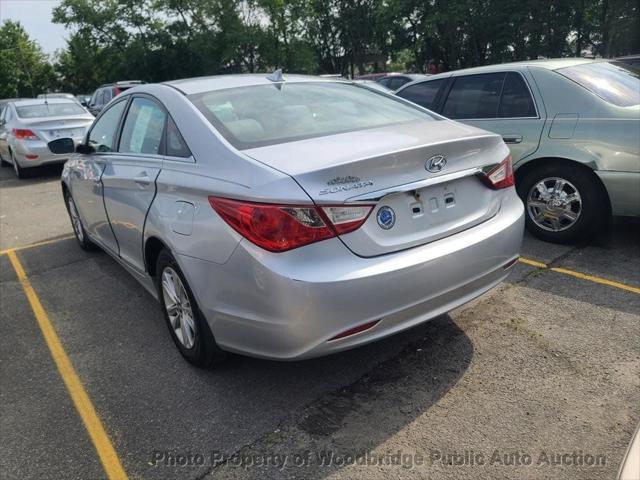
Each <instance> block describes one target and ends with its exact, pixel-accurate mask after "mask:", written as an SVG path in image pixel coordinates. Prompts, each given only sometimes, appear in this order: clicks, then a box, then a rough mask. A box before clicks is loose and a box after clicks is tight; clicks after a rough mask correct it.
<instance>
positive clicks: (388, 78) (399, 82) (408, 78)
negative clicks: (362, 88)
mask: <svg viewBox="0 0 640 480" xmlns="http://www.w3.org/2000/svg"><path fill="white" fill-rule="evenodd" d="M428 77H429V75H425V74H421V73H396V72H384V73H369V74H367V75H360V76H359V77H358V78H357V79H356V80H372V81H374V82H378V83H379V84H380V85H382V86H383V87H385V88H388V89H389V90H397V89H399V88H400V87H402V86H403V85H405V84H407V83H409V82H414V81H416V80H424V79H426V78H428Z"/></svg>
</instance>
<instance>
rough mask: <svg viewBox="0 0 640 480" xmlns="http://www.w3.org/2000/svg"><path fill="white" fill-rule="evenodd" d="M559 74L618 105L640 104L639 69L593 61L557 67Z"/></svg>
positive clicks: (618, 63)
mask: <svg viewBox="0 0 640 480" xmlns="http://www.w3.org/2000/svg"><path fill="white" fill-rule="evenodd" d="M556 72H557V73H559V74H560V75H564V76H565V77H567V78H569V79H571V80H573V81H574V82H576V83H577V84H578V85H581V86H582V87H584V88H586V89H587V90H589V91H591V92H593V93H595V94H596V95H598V96H599V97H600V98H602V99H603V100H605V101H606V102H609V103H611V104H613V105H617V106H618V107H632V106H634V105H639V104H640V71H639V70H637V69H636V68H634V67H632V66H630V65H624V64H622V63H620V62H594V63H585V64H583V65H575V66H573V67H565V68H559V69H558V70H556Z"/></svg>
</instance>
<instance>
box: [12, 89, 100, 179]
mask: <svg viewBox="0 0 640 480" xmlns="http://www.w3.org/2000/svg"><path fill="white" fill-rule="evenodd" d="M92 122H93V115H91V114H90V113H88V112H87V111H86V110H85V109H84V108H82V106H80V105H79V104H78V102H76V101H75V100H67V99H66V98H49V99H47V100H45V99H30V100H17V101H11V102H9V103H7V104H6V106H5V108H4V110H3V111H2V114H1V116H0V163H2V165H3V166H5V165H8V164H12V165H13V169H14V171H15V173H16V176H17V177H18V178H24V177H25V176H26V175H27V173H28V169H29V168H31V167H37V166H40V165H44V164H49V163H61V162H64V161H65V160H66V159H67V158H68V157H69V156H68V155H57V154H55V153H53V152H51V150H50V149H49V147H48V146H47V144H48V142H50V141H51V140H55V139H56V138H60V137H71V138H73V139H74V141H76V142H79V141H80V140H81V139H82V138H83V137H84V134H85V133H86V131H87V128H88V127H89V125H91V123H92Z"/></svg>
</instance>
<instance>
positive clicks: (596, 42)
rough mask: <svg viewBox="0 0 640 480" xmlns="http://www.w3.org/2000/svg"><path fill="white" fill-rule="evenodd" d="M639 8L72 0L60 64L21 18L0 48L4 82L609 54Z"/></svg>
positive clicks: (539, 1)
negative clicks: (35, 39) (23, 25)
mask: <svg viewBox="0 0 640 480" xmlns="http://www.w3.org/2000/svg"><path fill="white" fill-rule="evenodd" d="M638 17H639V13H638V2H637V0H62V2H61V3H60V4H59V5H58V7H56V8H55V9H54V15H53V21H54V22H56V23H61V24H63V25H65V26H66V27H68V28H69V30H70V32H71V33H70V36H69V40H68V44H67V48H66V49H64V50H63V51H60V52H58V54H57V56H56V59H55V65H54V68H52V67H51V65H49V64H47V62H46V58H45V57H44V56H43V55H42V53H41V51H40V49H39V48H38V47H37V46H36V45H35V44H34V43H33V42H31V41H30V40H29V39H28V37H27V36H26V34H25V33H24V31H23V30H22V29H21V28H20V27H19V26H18V25H16V24H13V23H11V22H7V23H5V25H4V26H3V27H2V30H0V47H1V48H4V49H7V48H9V49H13V48H14V47H15V46H16V45H19V46H20V47H19V48H20V49H19V50H9V52H14V53H9V54H6V55H5V54H4V53H3V55H2V56H1V57H0V87H1V88H2V90H1V91H2V92H3V93H2V96H6V95H12V94H20V95H24V94H31V93H32V92H33V93H39V92H40V91H41V90H42V89H44V88H45V87H51V86H52V85H54V86H55V85H56V82H58V86H60V87H62V88H63V89H64V90H70V91H74V92H90V91H92V90H93V89H94V88H95V87H96V86H97V85H99V84H100V83H105V82H110V81H115V80H126V79H140V80H146V81H150V82H152V81H164V80H170V79H175V78H181V77H192V76H199V75H213V74H219V73H240V72H259V71H267V70H272V69H274V68H276V67H282V68H284V70H285V71H287V72H301V73H312V74H313V73H340V74H343V75H358V74H362V73H366V72H370V71H385V70H388V69H390V70H409V71H425V70H426V67H427V64H428V62H429V61H430V60H434V61H436V62H437V63H442V64H443V66H444V68H446V69H455V68H464V67H470V66H474V65H483V64H490V63H500V62H507V61H515V60H523V59H530V58H538V57H560V56H573V55H583V54H591V55H601V56H605V57H608V56H615V55H622V54H629V53H634V52H638V51H640V28H638V23H639V18H638ZM7 46H8V47H7ZM1 48H0V49H1ZM18 51H19V52H20V54H17V53H15V52H18Z"/></svg>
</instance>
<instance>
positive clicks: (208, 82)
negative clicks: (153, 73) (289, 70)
mask: <svg viewBox="0 0 640 480" xmlns="http://www.w3.org/2000/svg"><path fill="white" fill-rule="evenodd" d="M268 75H269V74H267V73H248V74H238V75H213V76H210V77H196V78H185V79H182V80H172V81H169V82H164V85H170V86H172V87H173V88H176V89H177V90H179V91H181V92H182V93H184V94H186V95H192V94H197V93H203V92H210V91H212V90H223V89H226V88H236V87H249V86H254V85H273V84H274V83H277V82H273V81H271V80H269V79H268V78H267V76H268ZM342 81H343V80H340V79H338V78H326V77H325V78H323V77H316V76H312V75H289V74H286V73H285V74H284V83H285V84H286V83H307V82H326V83H332V82H342Z"/></svg>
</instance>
